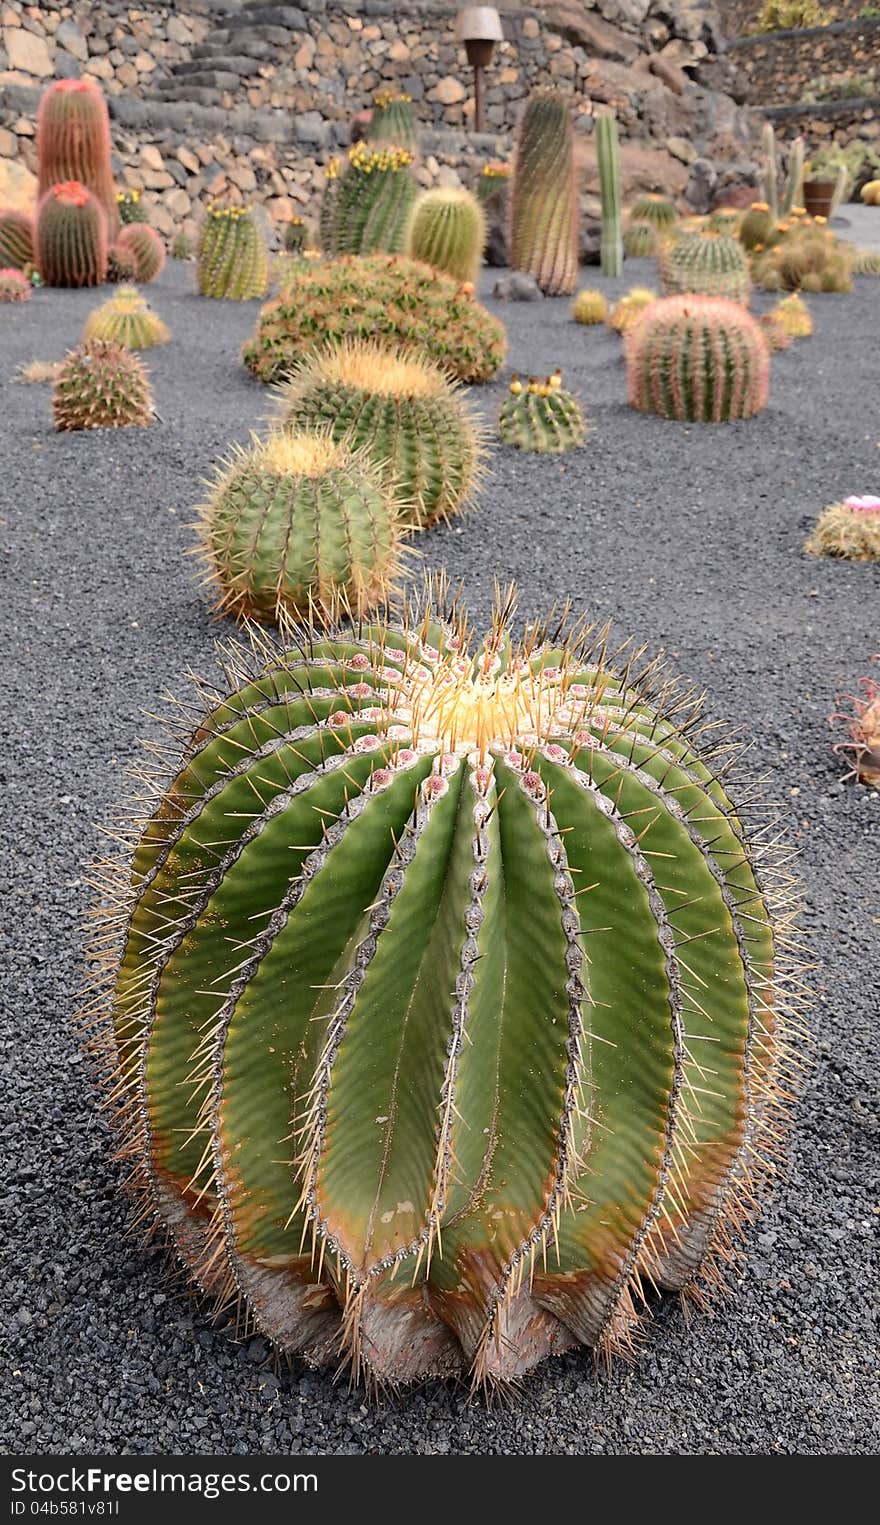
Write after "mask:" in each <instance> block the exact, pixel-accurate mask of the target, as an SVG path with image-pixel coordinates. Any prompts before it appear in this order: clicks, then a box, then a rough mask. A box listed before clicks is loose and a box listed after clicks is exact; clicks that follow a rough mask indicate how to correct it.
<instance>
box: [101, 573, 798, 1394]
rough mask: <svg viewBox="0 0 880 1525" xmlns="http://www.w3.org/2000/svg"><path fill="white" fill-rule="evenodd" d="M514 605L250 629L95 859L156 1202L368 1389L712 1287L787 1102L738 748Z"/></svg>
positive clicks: (564, 1339)
mask: <svg viewBox="0 0 880 1525" xmlns="http://www.w3.org/2000/svg"><path fill="white" fill-rule="evenodd" d="M512 604H513V599H512V595H511V594H510V593H507V594H502V595H500V597H499V605H498V608H497V609H496V613H495V616H494V618H493V620H492V623H491V625H490V627H489V629H488V631H487V632H486V635H485V636H484V637H483V639H481V640H480V639H475V638H474V635H473V632H472V630H471V626H470V623H469V620H468V618H467V615H466V613H465V611H464V609H463V608H462V607H461V605H460V604H459V603H458V602H456V601H454V600H451V599H450V598H449V595H448V591H447V590H446V588H445V586H444V585H443V584H442V583H441V584H439V585H436V586H434V587H433V588H432V589H429V591H428V593H427V595H426V596H425V598H424V599H422V600H419V601H416V602H415V603H414V604H411V605H410V607H409V608H408V609H407V610H406V611H404V612H403V614H402V615H400V616H398V615H394V616H391V617H389V618H387V619H382V620H379V621H377V622H375V623H366V622H362V623H356V624H355V625H353V626H346V627H344V628H337V627H334V626H330V627H328V628H325V629H315V628H311V629H305V630H302V631H300V632H289V633H288V635H287V636H286V638H285V640H284V644H283V646H281V647H278V648H276V647H274V646H271V645H269V644H267V643H265V642H260V644H259V645H258V646H257V647H256V649H255V657H254V660H253V661H252V662H242V663H240V664H237V665H236V666H235V667H234V668H233V669H232V670H231V671H230V672H229V676H228V687H227V688H226V689H225V690H224V691H223V692H221V693H214V694H212V695H211V696H210V697H208V696H207V695H206V696H205V699H204V706H203V714H202V716H201V718H200V719H199V721H198V723H197V725H196V728H195V730H194V732H193V734H192V737H191V739H190V740H189V742H188V744H187V746H186V748H185V750H184V753H183V755H182V757H181V758H180V761H179V763H178V764H177V765H176V768H175V772H174V776H173V777H172V778H171V779H170V780H169V781H168V783H167V785H165V786H163V787H162V788H161V789H160V790H159V792H158V793H157V796H156V798H155V800H154V801H153V803H152V804H151V805H150V806H149V807H148V812H147V818H146V820H145V821H144V823H143V827H142V829H141V830H139V831H138V832H137V833H135V839H134V841H133V844H132V857H131V860H130V862H127V863H126V864H125V867H124V869H122V871H120V866H119V865H118V864H114V865H112V866H111V867H110V868H109V869H108V878H107V890H106V895H107V915H108V924H107V926H106V927H105V928H104V929H103V931H102V934H101V936H100V939H99V942H100V947H101V948H102V949H103V950H104V952H103V955H102V957H103V958H104V961H105V965H104V972H102V971H101V970H100V969H99V970H98V971H97V974H96V979H97V990H96V995H95V1000H94V1005H93V1011H94V1016H95V1020H97V1021H98V1022H99V1023H101V1024H102V1031H104V1030H105V1027H104V1026H103V1024H105V1023H107V1022H108V1021H109V1023H110V1024H111V1026H112V1035H111V1036H110V1048H109V1057H110V1066H109V1068H110V1070H111V1072H112V1080H111V1082H110V1084H111V1087H112V1089H111V1105H112V1107H113V1109H114V1110H115V1113H116V1118H117V1122H118V1125H119V1128H120V1131H121V1135H122V1141H123V1142H122V1150H123V1153H124V1155H125V1158H126V1161H127V1162H128V1164H129V1165H130V1166H131V1168H132V1171H133V1182H134V1186H135V1188H136V1189H137V1191H138V1192H139V1193H140V1194H141V1197H142V1199H143V1206H142V1212H143V1215H144V1216H145V1217H149V1218H150V1219H152V1220H153V1221H154V1222H155V1223H157V1224H160V1225H162V1226H163V1227H164V1229H165V1231H166V1232H167V1233H168V1235H169V1236H170V1238H171V1240H172V1243H173V1245H174V1247H175V1249H176V1251H177V1254H178V1256H179V1257H180V1259H181V1260H182V1261H183V1262H184V1264H185V1265H186V1266H187V1267H188V1268H189V1270H190V1271H191V1273H192V1276H193V1278H194V1280H195V1282H196V1284H197V1285H198V1286H199V1287H200V1288H201V1290H202V1291H203V1292H205V1293H207V1294H208V1295H210V1296H212V1297H214V1298H216V1299H217V1300H218V1301H219V1302H220V1303H221V1304H226V1303H227V1302H228V1301H229V1300H230V1299H233V1300H237V1301H238V1302H239V1304H240V1305H241V1309H242V1313H243V1314H246V1316H247V1317H248V1318H249V1320H251V1321H252V1324H253V1325H254V1326H256V1327H257V1328H258V1329H259V1330H261V1331H262V1332H263V1333H264V1334H265V1335H266V1336H267V1338H269V1339H270V1340H271V1341H272V1343H273V1344H274V1345H275V1347H276V1348H277V1350H278V1351H279V1352H280V1353H282V1354H285V1355H287V1356H293V1355H298V1356H301V1357H303V1358H305V1359H306V1360H307V1361H309V1362H311V1363H312V1364H315V1365H319V1366H324V1365H329V1366H330V1367H331V1368H338V1367H339V1366H340V1364H342V1365H343V1366H345V1365H349V1366H350V1367H351V1370H352V1372H353V1374H354V1375H355V1376H361V1377H363V1378H365V1379H367V1380H370V1381H372V1382H374V1383H377V1384H381V1383H385V1382H387V1383H391V1384H395V1385H396V1384H400V1383H405V1382H408V1381H412V1380H416V1379H419V1378H422V1377H425V1376H427V1375H429V1374H437V1375H441V1376H447V1375H452V1376H454V1375H456V1374H459V1373H463V1374H469V1375H470V1378H471V1380H472V1382H474V1383H475V1384H482V1385H484V1386H485V1387H496V1386H500V1385H503V1384H505V1383H508V1382H511V1381H514V1380H516V1379H517V1378H518V1377H520V1376H521V1375H522V1374H523V1373H524V1372H527V1371H528V1370H529V1369H530V1368H531V1367H533V1366H534V1365H536V1363H538V1362H539V1361H541V1360H542V1359H543V1358H544V1357H546V1356H548V1355H551V1354H555V1353H557V1352H560V1351H564V1350H567V1349H569V1348H571V1347H573V1346H577V1345H579V1344H585V1345H589V1346H592V1347H594V1348H595V1349H596V1350H597V1351H599V1352H602V1353H603V1354H605V1355H606V1356H608V1357H610V1356H611V1355H613V1354H614V1353H616V1352H623V1353H628V1352H630V1351H631V1350H632V1349H633V1344H634V1341H635V1340H636V1339H637V1338H638V1336H639V1332H640V1326H641V1324H642V1322H643V1316H644V1314H643V1310H646V1291H647V1289H648V1288H649V1287H656V1288H669V1289H678V1290H683V1291H685V1292H688V1293H690V1294H692V1295H695V1296H699V1295H700V1289H701V1288H705V1287H710V1286H712V1285H713V1284H714V1283H715V1282H717V1281H718V1280H720V1277H721V1271H720V1267H721V1265H722V1264H723V1262H724V1261H725V1260H727V1259H728V1258H729V1256H730V1254H731V1245H732V1241H733V1239H734V1238H735V1237H736V1235H737V1234H738V1232H739V1230H740V1229H741V1227H742V1225H743V1222H744V1220H745V1219H746V1218H747V1217H748V1216H749V1215H750V1213H751V1211H752V1208H753V1205H754V1202H755V1198H756V1195H757V1194H758V1192H759V1189H760V1188H761V1186H762V1185H763V1183H764V1182H765V1180H766V1178H767V1176H768V1174H769V1173H771V1172H772V1168H773V1167H772V1161H773V1159H774V1156H775V1153H776V1150H777V1147H778V1138H779V1118H780V1113H781V1112H783V1111H784V1108H785V1100H786V1091H787V1085H786V1079H785V1076H786V1063H787V1061H786V1045H787V1042H788V1041H789V1035H790V1033H791V1032H792V1031H793V1029H794V1026H795V1023H796V1008H797V1002H798V995H797V977H798V976H797V969H796V967H795V958H796V955H795V954H794V952H793V950H792V948H791V946H790V939H789V919H790V916H791V909H790V907H789V906H787V905H786V896H787V894H788V884H787V880H786V878H785V870H784V866H783V865H780V864H779V863H778V862H777V861H776V860H775V858H774V851H773V849H772V847H770V846H769V845H767V839H766V837H765V836H764V835H763V834H761V833H759V834H757V835H756V836H752V835H750V833H749V831H748V829H747V827H746V824H745V817H744V816H743V815H742V814H741V813H740V812H738V810H737V808H736V804H735V802H734V801H733V800H732V799H731V797H730V793H729V788H730V786H729V784H728V782H727V779H726V777H725V774H726V772H727V771H728V768H727V766H726V765H725V764H726V756H725V753H724V750H723V749H719V747H718V745H717V742H714V743H710V741H709V739H708V735H707V734H706V733H704V731H703V729H702V727H701V722H700V718H699V707H698V705H697V704H695V703H694V702H693V700H692V699H691V698H690V697H688V696H687V695H686V694H683V693H682V692H680V691H679V690H678V689H677V688H676V687H675V686H674V685H673V684H671V683H669V682H667V681H665V680H664V678H663V675H662V673H661V672H660V670H659V669H658V668H657V667H656V666H651V665H649V666H644V667H642V666H640V664H639V662H638V660H637V659H635V658H634V657H629V658H627V656H626V655H625V653H624V654H622V655H621V656H620V657H619V658H618V659H617V660H615V659H614V658H612V657H611V656H609V654H608V632H607V631H604V632H601V631H600V632H595V631H591V630H588V629H583V628H579V629H575V630H574V631H570V632H569V633H568V634H566V633H565V631H564V629H563V628H561V627H560V622H559V620H558V619H556V618H554V619H553V620H552V622H551V626H549V627H544V626H541V625H538V626H533V627H530V628H529V629H528V631H527V633H526V635H525V638H524V640H523V641H522V643H521V644H519V645H515V644H514V643H513V642H512V640H511V637H510V634H509V630H508V624H509V616H510V613H511V609H512ZM550 629H552V632H553V633H552V635H551V634H550V633H549V631H550ZM727 761H729V760H727ZM722 780H724V781H722ZM159 927H160V928H161V935H157V928H159ZM108 949H109V950H110V951H109V953H108V951H107V950H108Z"/></svg>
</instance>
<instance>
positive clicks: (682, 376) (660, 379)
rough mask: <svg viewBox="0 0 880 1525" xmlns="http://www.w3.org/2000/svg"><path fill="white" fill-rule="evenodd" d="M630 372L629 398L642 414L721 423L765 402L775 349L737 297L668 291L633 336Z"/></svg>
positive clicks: (745, 414)
mask: <svg viewBox="0 0 880 1525" xmlns="http://www.w3.org/2000/svg"><path fill="white" fill-rule="evenodd" d="M626 372H627V382H628V387H629V400H630V403H631V405H632V406H633V407H634V408H639V409H641V411H642V412H643V413H659V414H660V415H661V416H662V417H663V418H677V419H681V420H684V421H687V422H689V423H721V422H724V421H727V420H729V419H735V418H751V417H752V416H753V414H755V413H759V412H760V411H761V409H762V408H764V407H765V406H766V404H767V395H768V389H769V376H770V352H769V349H768V347H767V342H766V340H765V338H764V335H763V334H762V332H761V329H760V327H759V325H758V324H757V322H756V321H755V319H754V318H753V317H751V315H750V314H749V313H747V312H746V311H745V308H743V307H741V306H740V305H739V304H738V303H737V302H727V301H722V300H719V299H716V298H711V297H698V296H694V297H691V296H679V297H667V298H666V299H664V300H662V301H659V302H654V303H653V304H652V306H651V307H649V308H648V310H647V312H646V313H645V314H644V316H643V317H642V318H641V320H640V321H639V322H638V323H637V324H636V326H635V327H634V328H633V330H632V332H631V333H630V334H629V335H628V337H627V340H626Z"/></svg>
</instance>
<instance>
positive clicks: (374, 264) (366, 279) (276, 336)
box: [244, 254, 505, 382]
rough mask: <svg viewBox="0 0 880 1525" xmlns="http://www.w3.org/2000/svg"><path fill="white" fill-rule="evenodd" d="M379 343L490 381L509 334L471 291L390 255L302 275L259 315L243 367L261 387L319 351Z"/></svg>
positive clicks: (462, 375) (342, 261) (462, 377)
mask: <svg viewBox="0 0 880 1525" xmlns="http://www.w3.org/2000/svg"><path fill="white" fill-rule="evenodd" d="M342 339H375V340H376V341H377V342H378V343H381V344H382V346H383V348H385V349H399V348H401V347H405V348H413V349H418V350H421V351H422V352H423V354H425V355H428V356H429V357H430V358H431V359H432V360H434V361H436V362H437V364H438V365H441V366H442V367H443V368H444V370H447V371H449V372H450V373H451V374H452V375H454V376H455V377H456V378H457V379H458V380H459V381H468V382H477V381H489V380H490V379H491V377H493V376H494V375H495V373H496V371H497V370H498V367H499V366H500V364H501V362H502V360H503V359H504V351H505V335H504V328H503V326H502V324H501V323H499V321H498V319H497V318H495V317H492V315H491V314H490V313H488V312H487V311H486V309H485V307H481V306H480V303H479V302H477V301H476V300H475V299H474V295H473V292H472V291H470V289H469V288H468V287H467V286H464V285H461V284H460V283H459V282H457V281H454V280H453V279H452V277H451V276H448V275H444V274H443V273H442V272H441V271H439V270H431V269H429V267H428V266H427V265H422V264H419V263H418V262H417V261H416V260H410V259H405V258H403V257H401V256H393V255H388V254H373V255H369V256H365V257H364V258H362V259H340V260H333V261H332V262H330V263H328V264H322V265H317V266H315V267H314V268H311V269H309V268H306V269H302V270H300V271H298V272H296V274H295V275H294V278H293V280H292V281H291V284H290V286H289V288H287V289H286V290H284V291H283V292H282V294H281V295H280V296H279V297H278V298H276V300H275V301H272V302H268V303H267V304H266V306H265V307H264V308H263V310H262V313H261V314H260V322H259V326H258V328H257V332H256V334H255V335H254V337H253V338H252V339H250V340H249V341H248V342H247V344H245V346H244V363H245V365H246V366H247V367H248V369H249V370H251V371H253V372H254V375H256V376H259V378H260V380H261V381H269V382H272V381H283V380H284V378H285V376H288V375H289V374H290V372H291V371H292V370H293V369H294V368H295V367H296V364H297V362H298V361H299V360H300V359H302V357H303V356H304V355H307V354H308V353H309V351H310V350H313V349H315V348H316V347H317V346H318V345H325V344H332V343H333V342H334V341H339V340H342Z"/></svg>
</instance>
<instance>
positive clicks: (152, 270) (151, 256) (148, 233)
mask: <svg viewBox="0 0 880 1525" xmlns="http://www.w3.org/2000/svg"><path fill="white" fill-rule="evenodd" d="M117 244H118V246H119V247H120V248H122V249H127V250H128V252H129V254H131V256H132V258H133V259H134V267H135V279H136V280H138V281H154V280H155V279H156V277H157V276H159V275H161V273H162V271H163V269H164V267H165V245H164V244H163V242H162V240H161V238H160V237H159V235H158V233H157V232H156V231H155V229H154V228H149V227H147V225H146V223H143V222H132V223H129V225H128V227H125V228H123V229H122V232H121V233H120V235H119V238H118V240H117Z"/></svg>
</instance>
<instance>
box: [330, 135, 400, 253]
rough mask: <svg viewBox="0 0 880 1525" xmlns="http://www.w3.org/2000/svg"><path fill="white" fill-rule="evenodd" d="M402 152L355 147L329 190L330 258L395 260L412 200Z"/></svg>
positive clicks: (370, 147)
mask: <svg viewBox="0 0 880 1525" xmlns="http://www.w3.org/2000/svg"><path fill="white" fill-rule="evenodd" d="M411 164H412V154H411V153H410V151H409V149H408V148H397V147H393V146H390V145H389V146H388V147H380V148H375V147H373V146H372V145H370V144H369V143H355V145H354V147H353V148H351V149H350V150H349V154H348V164H347V165H346V167H345V170H344V171H343V173H342V175H341V176H340V177H339V182H338V186H337V187H336V190H335V212H334V218H335V223H334V228H333V232H332V235H331V239H330V252H332V253H334V254H376V253H384V254H400V253H401V252H402V250H403V247H404V244H405V243H406V230H407V225H408V223H409V218H410V213H411V212H412V209H413V204H414V202H415V199H416V195H417V189H416V182H415V180H414V179H413V175H412V170H411V168H410V166H411Z"/></svg>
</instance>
